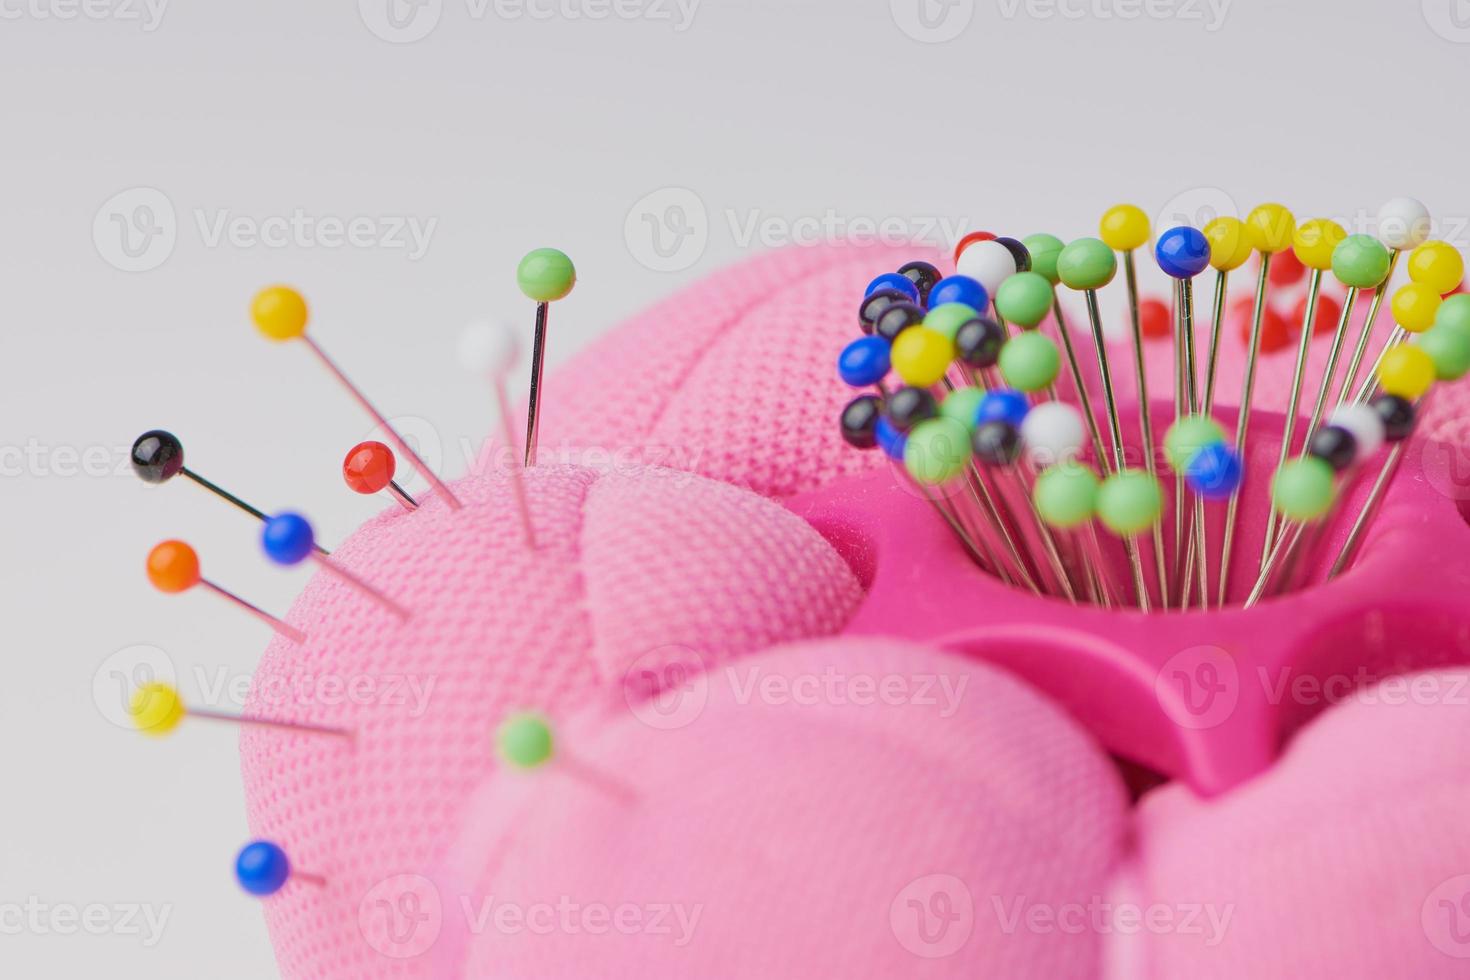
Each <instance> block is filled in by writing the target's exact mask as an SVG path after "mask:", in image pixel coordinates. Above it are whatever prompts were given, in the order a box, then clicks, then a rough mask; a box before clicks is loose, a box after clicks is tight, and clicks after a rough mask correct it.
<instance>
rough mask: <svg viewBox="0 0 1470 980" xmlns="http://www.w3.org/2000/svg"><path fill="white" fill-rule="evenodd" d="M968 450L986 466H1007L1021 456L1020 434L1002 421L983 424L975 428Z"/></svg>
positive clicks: (1013, 427) (996, 420) (997, 420)
mask: <svg viewBox="0 0 1470 980" xmlns="http://www.w3.org/2000/svg"><path fill="white" fill-rule="evenodd" d="M970 449H971V451H972V452H973V453H974V454H975V458H976V459H978V460H979V461H980V462H982V463H984V464H985V465H987V466H1009V465H1011V464H1012V463H1014V462H1015V461H1016V459H1017V458H1018V457H1019V456H1020V455H1021V432H1020V430H1019V429H1017V428H1016V427H1015V426H1014V425H1012V424H1011V423H1009V422H1007V421H1005V420H1004V419H995V420H994V421H991V422H984V423H981V424H980V425H977V426H975V431H974V433H972V434H971V436H970Z"/></svg>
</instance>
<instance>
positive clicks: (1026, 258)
mask: <svg viewBox="0 0 1470 980" xmlns="http://www.w3.org/2000/svg"><path fill="white" fill-rule="evenodd" d="M996 241H997V242H1000V243H1001V244H1002V245H1004V246H1005V247H1006V249H1007V250H1008V251H1009V252H1010V253H1011V258H1012V259H1014V260H1015V263H1016V271H1017V272H1030V271H1031V253H1030V251H1028V250H1027V248H1026V246H1025V244H1024V243H1022V242H1019V241H1017V240H1016V239H1014V238H1007V237H1005V236H1004V235H1002V236H1001V237H999V238H997V239H996Z"/></svg>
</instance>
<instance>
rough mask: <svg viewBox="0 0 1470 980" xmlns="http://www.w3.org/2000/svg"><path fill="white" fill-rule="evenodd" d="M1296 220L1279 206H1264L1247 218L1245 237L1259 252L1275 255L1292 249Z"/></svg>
mask: <svg viewBox="0 0 1470 980" xmlns="http://www.w3.org/2000/svg"><path fill="white" fill-rule="evenodd" d="M1295 233H1296V218H1295V217H1293V216H1292V213H1291V212H1290V211H1288V210H1287V209H1286V208H1284V207H1282V206H1281V205H1279V204H1262V205H1260V206H1259V207H1257V208H1255V209H1254V210H1252V211H1251V213H1250V214H1248V215H1246V217H1245V236H1246V240H1247V241H1249V242H1250V244H1251V247H1252V248H1254V249H1255V250H1256V251H1257V252H1263V253H1265V254H1267V255H1275V254H1276V253H1277V252H1284V251H1286V250H1287V249H1289V248H1291V243H1292V239H1293V236H1294V235H1295Z"/></svg>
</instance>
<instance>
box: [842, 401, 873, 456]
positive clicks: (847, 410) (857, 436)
mask: <svg viewBox="0 0 1470 980" xmlns="http://www.w3.org/2000/svg"><path fill="white" fill-rule="evenodd" d="M882 417H883V401H882V399H880V398H879V397H878V396H877V395H859V396H857V397H856V398H854V399H853V400H852V401H850V402H848V403H847V405H845V406H844V407H843V409H842V415H841V417H840V425H841V428H842V439H843V441H844V442H846V443H847V444H848V445H849V446H852V447H853V448H854V449H876V448H877V446H878V421H879V419H881V418H882Z"/></svg>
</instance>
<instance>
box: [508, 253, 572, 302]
mask: <svg viewBox="0 0 1470 980" xmlns="http://www.w3.org/2000/svg"><path fill="white" fill-rule="evenodd" d="M576 284H577V270H576V268H575V267H574V266H573V265H572V260H571V259H569V258H567V255H566V253H565V252H560V251H558V250H556V249H554V248H538V249H536V250H534V251H531V252H527V253H526V257H525V258H523V259H521V264H520V265H519V266H517V267H516V285H517V286H519V287H520V289H521V292H522V293H524V294H525V295H526V297H527V298H528V299H533V300H535V301H536V302H538V303H551V302H555V301H556V300H559V299H562V298H563V297H565V296H566V295H567V294H568V293H570V292H571V291H572V287H573V286H575V285H576Z"/></svg>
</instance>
